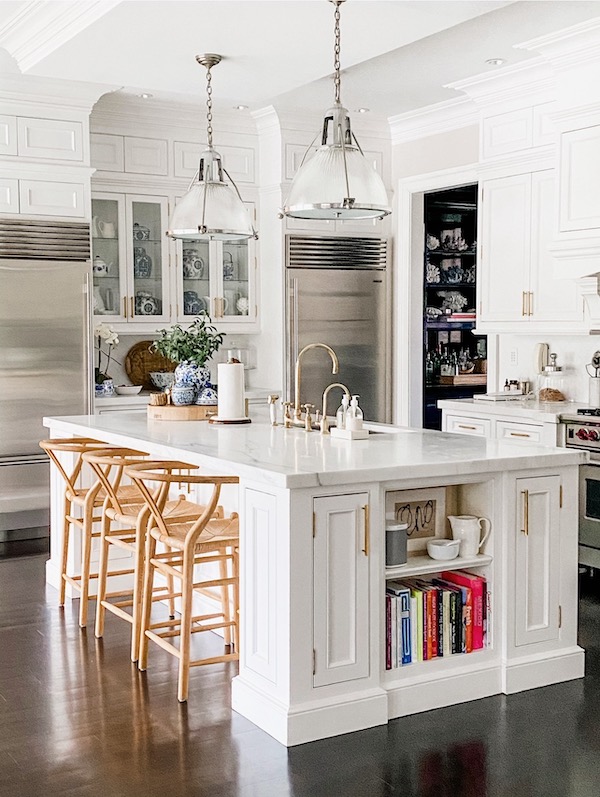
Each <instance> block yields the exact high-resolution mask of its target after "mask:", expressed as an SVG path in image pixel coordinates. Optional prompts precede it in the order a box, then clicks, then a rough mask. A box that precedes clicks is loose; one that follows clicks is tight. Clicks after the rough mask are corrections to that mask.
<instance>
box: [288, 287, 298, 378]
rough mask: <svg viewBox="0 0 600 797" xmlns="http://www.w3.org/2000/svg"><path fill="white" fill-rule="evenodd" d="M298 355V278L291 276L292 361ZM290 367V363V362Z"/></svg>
mask: <svg viewBox="0 0 600 797" xmlns="http://www.w3.org/2000/svg"><path fill="white" fill-rule="evenodd" d="M297 357H298V279H297V278H296V277H292V362H296V359H297ZM290 368H291V363H290Z"/></svg>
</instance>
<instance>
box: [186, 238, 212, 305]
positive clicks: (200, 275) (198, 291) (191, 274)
mask: <svg viewBox="0 0 600 797" xmlns="http://www.w3.org/2000/svg"><path fill="white" fill-rule="evenodd" d="M208 247H209V244H208V241H184V243H183V314H184V315H189V316H196V315H198V313H200V312H201V311H202V310H205V311H206V312H207V313H209V314H210V309H211V305H210V282H209V263H208V257H209V255H208ZM190 320H191V319H190Z"/></svg>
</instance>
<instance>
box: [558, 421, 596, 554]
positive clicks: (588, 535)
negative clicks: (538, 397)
mask: <svg viewBox="0 0 600 797" xmlns="http://www.w3.org/2000/svg"><path fill="white" fill-rule="evenodd" d="M561 422H562V424H563V427H564V439H563V442H564V445H565V446H566V447H567V448H579V449H583V450H585V451H589V453H590V462H589V463H588V464H587V465H581V466H580V468H579V564H582V565H586V566H587V567H593V568H598V569H600V409H580V410H577V413H576V414H574V415H569V414H565V415H561Z"/></svg>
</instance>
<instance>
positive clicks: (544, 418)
mask: <svg viewBox="0 0 600 797" xmlns="http://www.w3.org/2000/svg"><path fill="white" fill-rule="evenodd" d="M588 406H589V405H588V404H578V403H576V402H574V401H541V402H540V401H537V400H534V399H511V400H510V401H477V400H476V399H472V398H466V399H441V400H440V401H438V407H439V408H440V409H442V410H455V411H457V412H464V411H466V410H467V411H469V412H477V413H478V414H481V415H505V416H509V417H513V416H514V418H515V419H517V418H519V419H523V418H524V419H527V420H531V421H537V422H538V423H560V416H561V415H564V414H569V415H570V414H572V413H575V412H577V410H578V409H579V408H583V407H588Z"/></svg>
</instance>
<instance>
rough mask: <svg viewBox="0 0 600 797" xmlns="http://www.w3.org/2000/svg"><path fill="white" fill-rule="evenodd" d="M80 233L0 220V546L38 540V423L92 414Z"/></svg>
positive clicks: (41, 471) (41, 513)
mask: <svg viewBox="0 0 600 797" xmlns="http://www.w3.org/2000/svg"><path fill="white" fill-rule="evenodd" d="M90 274H91V267H90V237H89V225H88V224H82V223H78V222H73V223H71V222H52V221H40V220H32V219H29V220H26V219H2V220H0V542H5V541H12V540H22V539H31V538H34V537H39V536H42V535H46V534H47V533H48V522H49V464H48V458H47V456H46V454H45V453H44V452H43V451H42V450H41V449H40V448H39V446H38V443H39V441H40V440H42V439H43V438H44V437H47V435H48V430H47V429H45V428H44V427H43V426H42V418H43V416H45V415H80V414H84V413H88V412H91V399H92V396H91V390H92V387H93V385H92V375H91V359H92V358H91V345H92V340H91V315H90V292H89V291H90V289H89V285H90Z"/></svg>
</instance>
